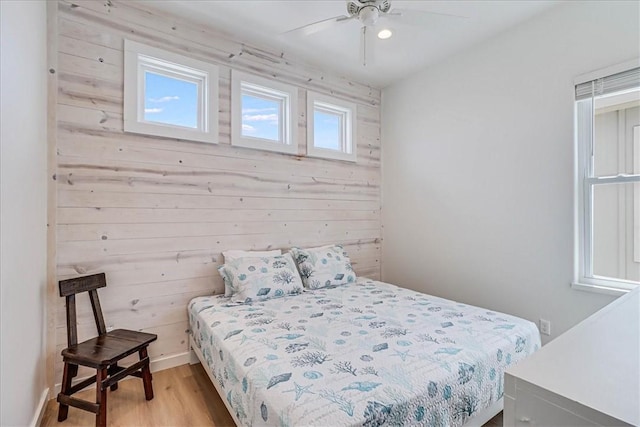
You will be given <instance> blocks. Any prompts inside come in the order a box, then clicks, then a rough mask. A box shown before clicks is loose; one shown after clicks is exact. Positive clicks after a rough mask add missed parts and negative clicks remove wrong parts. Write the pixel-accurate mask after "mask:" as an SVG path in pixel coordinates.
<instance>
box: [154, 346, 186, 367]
mask: <svg viewBox="0 0 640 427" xmlns="http://www.w3.org/2000/svg"><path fill="white" fill-rule="evenodd" d="M189 360H190V352H189V351H185V352H184V353H178V354H172V355H171V356H167V357H161V358H158V359H155V360H152V361H151V372H158V371H164V370H165V369H170V368H175V367H176V366H181V365H186V364H187V363H189Z"/></svg>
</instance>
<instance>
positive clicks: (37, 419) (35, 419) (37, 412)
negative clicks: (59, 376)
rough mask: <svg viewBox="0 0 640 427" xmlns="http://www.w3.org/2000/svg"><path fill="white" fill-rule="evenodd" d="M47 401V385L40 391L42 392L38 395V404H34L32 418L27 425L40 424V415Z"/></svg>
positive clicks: (42, 413)
mask: <svg viewBox="0 0 640 427" xmlns="http://www.w3.org/2000/svg"><path fill="white" fill-rule="evenodd" d="M47 402H49V387H47V388H46V389H44V390H43V391H42V394H41V395H40V401H39V402H38V406H36V410H35V412H34V413H33V418H31V422H30V423H29V427H36V426H39V425H40V422H41V421H42V416H43V415H44V411H45V409H47Z"/></svg>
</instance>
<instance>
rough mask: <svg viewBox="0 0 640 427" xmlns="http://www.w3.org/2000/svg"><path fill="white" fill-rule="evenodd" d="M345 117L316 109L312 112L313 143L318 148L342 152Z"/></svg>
mask: <svg viewBox="0 0 640 427" xmlns="http://www.w3.org/2000/svg"><path fill="white" fill-rule="evenodd" d="M344 116H345V115H344V114H340V113H336V112H334V111H331V110H324V109H320V108H318V107H316V109H315V110H314V112H313V123H314V127H313V141H314V145H315V146H316V147H318V148H326V149H327V150H335V151H343V149H344V141H345V137H344V135H343V129H344V121H345V117H344Z"/></svg>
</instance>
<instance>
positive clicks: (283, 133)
mask: <svg viewBox="0 0 640 427" xmlns="http://www.w3.org/2000/svg"><path fill="white" fill-rule="evenodd" d="M245 87H246V90H248V91H249V92H252V93H253V94H255V95H253V94H252V95H251V96H254V97H256V98H265V99H272V100H275V101H281V104H280V108H279V110H280V111H279V115H280V116H279V140H278V141H274V140H272V139H267V138H259V137H250V136H245V135H243V134H242V119H243V114H242V95H243V94H244V92H245ZM297 117H298V88H297V87H295V86H292V85H288V84H285V83H281V82H277V81H274V80H271V79H267V78H264V77H260V76H256V75H253V74H249V73H245V72H242V71H237V70H232V71H231V145H234V146H237V147H244V148H253V149H255V150H265V151H275V152H278V153H285V154H293V155H298V138H297V136H298V135H297V133H298V132H297Z"/></svg>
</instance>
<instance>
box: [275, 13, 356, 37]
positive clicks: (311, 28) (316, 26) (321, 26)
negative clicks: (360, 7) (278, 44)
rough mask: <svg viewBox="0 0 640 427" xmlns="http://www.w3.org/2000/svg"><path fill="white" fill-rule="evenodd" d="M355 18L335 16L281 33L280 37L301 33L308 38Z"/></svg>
mask: <svg viewBox="0 0 640 427" xmlns="http://www.w3.org/2000/svg"><path fill="white" fill-rule="evenodd" d="M353 18H354V17H353V16H344V15H340V16H334V17H333V18H328V19H323V20H322V21H317V22H313V23H311V24H306V25H303V26H302V27H298V28H294V29H293V30H289V31H285V32H284V33H280V34H279V35H281V36H283V35H285V34H292V33H300V34H302V35H305V36H308V35H310V34H314V33H317V32H319V31H322V30H325V29H327V28H330V27H331V26H333V25H334V24H339V23H341V22H347V21H350V20H351V19H353Z"/></svg>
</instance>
